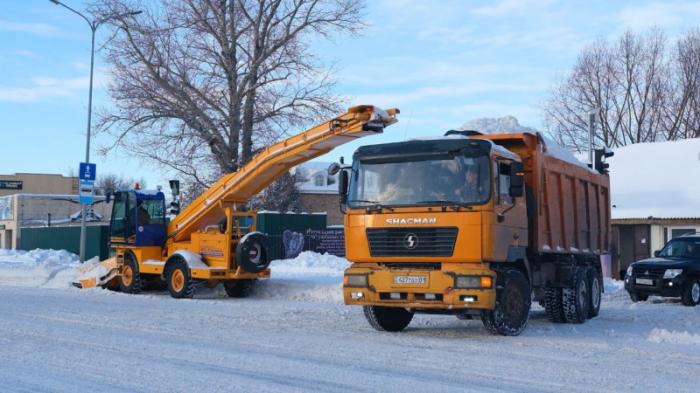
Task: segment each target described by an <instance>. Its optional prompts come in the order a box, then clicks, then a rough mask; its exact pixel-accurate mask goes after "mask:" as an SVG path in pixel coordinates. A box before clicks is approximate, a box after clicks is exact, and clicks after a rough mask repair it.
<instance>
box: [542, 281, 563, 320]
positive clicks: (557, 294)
mask: <svg viewBox="0 0 700 393" xmlns="http://www.w3.org/2000/svg"><path fill="white" fill-rule="evenodd" d="M544 312H545V313H546V314H547V318H549V320H550V321H552V322H555V323H564V322H566V318H565V317H564V306H563V305H562V301H561V288H547V289H545V291H544Z"/></svg>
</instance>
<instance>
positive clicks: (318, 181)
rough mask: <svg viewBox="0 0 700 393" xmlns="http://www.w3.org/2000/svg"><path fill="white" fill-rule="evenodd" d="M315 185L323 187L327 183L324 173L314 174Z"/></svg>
mask: <svg viewBox="0 0 700 393" xmlns="http://www.w3.org/2000/svg"><path fill="white" fill-rule="evenodd" d="M314 185H315V186H317V187H322V186H325V185H326V176H325V175H323V174H318V175H316V176H314Z"/></svg>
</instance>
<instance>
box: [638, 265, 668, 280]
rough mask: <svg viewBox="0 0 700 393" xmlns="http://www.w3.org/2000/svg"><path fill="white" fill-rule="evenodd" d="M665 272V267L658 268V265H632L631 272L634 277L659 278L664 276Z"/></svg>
mask: <svg viewBox="0 0 700 393" xmlns="http://www.w3.org/2000/svg"><path fill="white" fill-rule="evenodd" d="M665 272H666V269H665V268H659V267H652V268H649V267H637V266H635V267H633V268H632V274H633V275H634V276H635V277H650V278H661V277H663V276H664V273H665Z"/></svg>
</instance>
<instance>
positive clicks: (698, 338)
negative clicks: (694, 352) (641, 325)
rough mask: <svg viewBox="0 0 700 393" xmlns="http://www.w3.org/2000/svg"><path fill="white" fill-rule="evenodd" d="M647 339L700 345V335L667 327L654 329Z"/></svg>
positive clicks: (657, 341) (656, 341) (654, 341)
mask: <svg viewBox="0 0 700 393" xmlns="http://www.w3.org/2000/svg"><path fill="white" fill-rule="evenodd" d="M647 341H650V342H653V343H659V344H661V343H670V344H683V345H688V344H690V345H700V335H697V334H690V333H688V332H686V331H683V332H679V331H675V330H674V331H669V330H666V329H656V328H655V329H654V330H652V331H651V333H650V334H649V337H647Z"/></svg>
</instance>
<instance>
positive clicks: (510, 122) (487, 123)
mask: <svg viewBox="0 0 700 393" xmlns="http://www.w3.org/2000/svg"><path fill="white" fill-rule="evenodd" d="M462 129H463V130H473V131H479V132H481V133H482V134H522V133H526V132H528V133H531V134H536V133H537V130H536V129H534V128H530V127H526V126H523V125H520V123H519V122H518V119H517V118H515V117H514V116H504V117H495V118H489V117H482V118H478V119H473V120H469V121H467V122H466V123H464V124H463V125H462Z"/></svg>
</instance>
